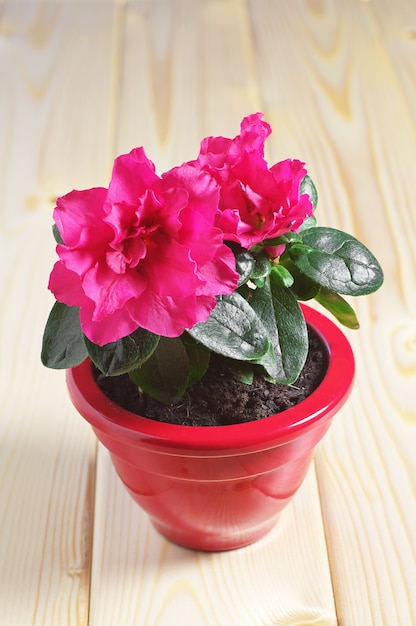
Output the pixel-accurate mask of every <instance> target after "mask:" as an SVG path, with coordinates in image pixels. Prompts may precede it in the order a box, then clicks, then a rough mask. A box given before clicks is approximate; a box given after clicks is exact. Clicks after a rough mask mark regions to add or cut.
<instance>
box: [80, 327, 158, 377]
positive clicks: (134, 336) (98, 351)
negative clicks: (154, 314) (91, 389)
mask: <svg viewBox="0 0 416 626" xmlns="http://www.w3.org/2000/svg"><path fill="white" fill-rule="evenodd" d="M158 342H159V336H158V335H154V334H153V333H151V332H149V331H148V330H144V328H138V329H137V330H135V331H134V333H131V334H130V335H127V337H123V338H122V339H119V340H118V341H113V342H111V343H106V344H105V345H104V346H98V345H96V344H95V343H92V341H90V340H89V339H88V338H87V337H85V343H86V346H87V350H88V354H89V356H90V357H91V360H92V361H93V363H94V364H95V365H96V366H97V367H98V369H99V370H100V371H101V372H103V374H105V375H106V376H119V375H120V374H125V373H126V372H128V371H129V370H131V369H133V368H135V367H138V366H139V365H141V364H142V363H144V362H145V361H146V360H147V359H148V358H149V357H150V355H151V354H152V353H153V351H154V350H155V349H156V346H157V345H158Z"/></svg>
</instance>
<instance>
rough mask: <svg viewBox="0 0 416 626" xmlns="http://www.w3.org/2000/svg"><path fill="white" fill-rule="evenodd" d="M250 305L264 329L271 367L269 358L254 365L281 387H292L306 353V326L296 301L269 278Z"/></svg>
mask: <svg viewBox="0 0 416 626" xmlns="http://www.w3.org/2000/svg"><path fill="white" fill-rule="evenodd" d="M251 304H252V307H253V309H254V311H255V312H256V314H257V315H258V317H259V319H260V320H261V322H262V324H263V325H264V327H265V328H266V331H267V334H268V336H269V338H270V340H271V342H272V347H273V363H271V362H270V356H269V354H270V353H269V354H268V355H266V357H263V359H259V360H258V361H256V363H258V364H260V365H263V367H264V368H265V369H266V372H267V373H268V374H269V375H270V376H271V377H272V378H273V379H275V380H277V381H279V382H281V383H283V384H291V383H293V382H294V381H295V380H296V379H297V378H298V376H299V373H300V371H301V369H302V367H303V365H304V363H305V359H306V355H307V353H308V335H307V327H306V322H305V319H304V316H303V313H302V311H301V309H300V307H299V305H298V303H297V300H296V298H295V297H294V296H293V294H292V293H291V291H290V290H288V289H287V288H286V287H282V286H281V285H280V284H279V282H278V281H277V280H276V281H275V280H274V274H273V273H272V274H271V276H270V281H269V280H268V281H267V282H266V284H265V286H264V288H263V289H256V290H255V291H254V292H253V296H252V299H251Z"/></svg>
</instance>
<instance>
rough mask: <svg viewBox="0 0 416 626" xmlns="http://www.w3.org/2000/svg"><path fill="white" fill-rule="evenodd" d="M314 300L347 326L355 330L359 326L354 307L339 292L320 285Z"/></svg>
mask: <svg viewBox="0 0 416 626" xmlns="http://www.w3.org/2000/svg"><path fill="white" fill-rule="evenodd" d="M315 300H316V301H317V302H319V304H321V305H322V306H323V307H325V308H326V309H327V310H328V311H329V312H330V313H332V315H334V317H335V318H336V319H337V320H338V321H339V322H341V324H343V325H344V326H346V327H347V328H352V329H354V330H356V329H358V328H359V327H360V324H359V322H358V319H357V316H356V314H355V311H354V309H353V308H352V307H351V306H350V305H349V304H348V302H347V301H346V300H344V298H342V297H341V296H340V295H339V294H337V293H334V292H333V291H329V289H326V288H325V287H321V289H320V291H319V293H318V294H317V295H316V296H315Z"/></svg>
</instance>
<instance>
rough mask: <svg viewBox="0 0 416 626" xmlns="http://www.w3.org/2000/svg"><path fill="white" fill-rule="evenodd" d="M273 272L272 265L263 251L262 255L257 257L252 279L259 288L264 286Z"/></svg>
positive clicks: (251, 275)
mask: <svg viewBox="0 0 416 626" xmlns="http://www.w3.org/2000/svg"><path fill="white" fill-rule="evenodd" d="M271 271H272V265H271V263H270V261H269V259H268V257H267V256H266V254H265V253H264V251H263V250H262V251H261V254H259V255H257V256H256V257H255V264H254V267H253V269H252V271H251V274H250V279H251V280H252V281H253V282H254V283H255V284H256V285H259V286H263V284H264V280H265V279H266V277H267V276H268V275H269V274H270V272H271Z"/></svg>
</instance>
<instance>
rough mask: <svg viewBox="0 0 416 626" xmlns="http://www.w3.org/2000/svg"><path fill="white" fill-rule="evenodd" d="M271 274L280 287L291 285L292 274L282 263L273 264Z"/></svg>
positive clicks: (292, 280)
mask: <svg viewBox="0 0 416 626" xmlns="http://www.w3.org/2000/svg"><path fill="white" fill-rule="evenodd" d="M272 274H273V280H274V281H275V283H277V284H279V285H280V286H281V287H286V288H288V287H291V286H292V285H293V282H294V279H293V276H292V274H291V273H290V272H289V270H288V269H286V268H285V267H284V265H280V264H278V265H273V267H272Z"/></svg>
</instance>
